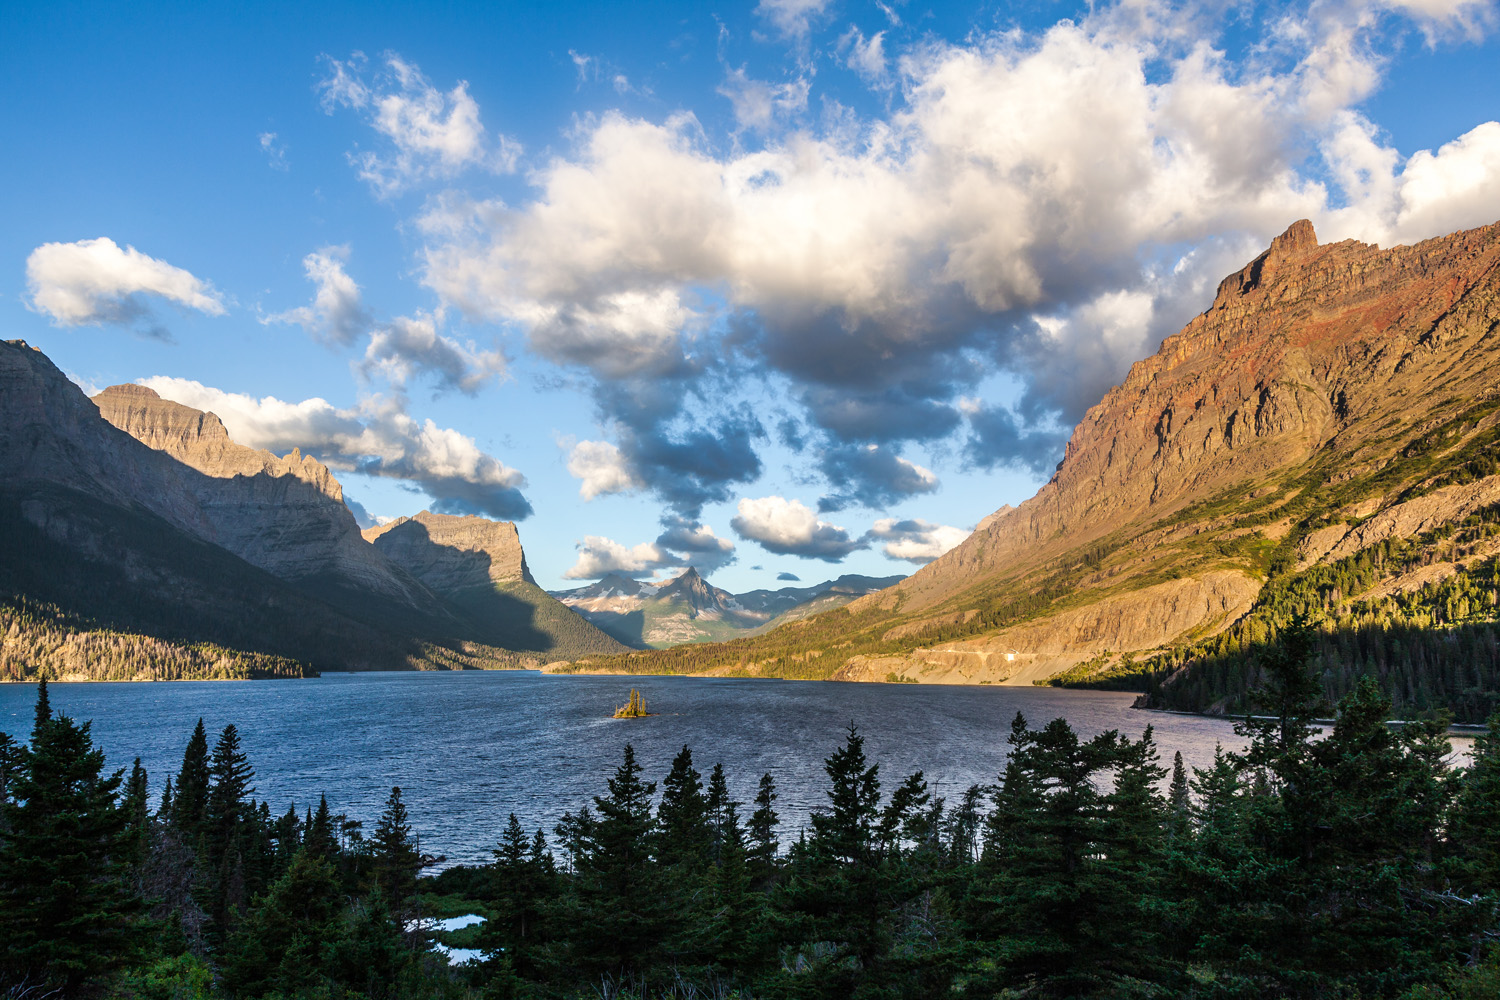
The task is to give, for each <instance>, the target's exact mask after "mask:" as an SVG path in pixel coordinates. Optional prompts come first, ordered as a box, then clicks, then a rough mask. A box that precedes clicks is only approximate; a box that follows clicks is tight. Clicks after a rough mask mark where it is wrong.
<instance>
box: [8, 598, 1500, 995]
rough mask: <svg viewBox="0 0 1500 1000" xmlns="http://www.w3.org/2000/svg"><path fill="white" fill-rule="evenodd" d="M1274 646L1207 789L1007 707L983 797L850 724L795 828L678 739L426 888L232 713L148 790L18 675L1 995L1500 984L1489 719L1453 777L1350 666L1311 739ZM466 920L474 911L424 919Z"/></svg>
mask: <svg viewBox="0 0 1500 1000" xmlns="http://www.w3.org/2000/svg"><path fill="white" fill-rule="evenodd" d="M1282 638H1283V641H1282V642H1281V643H1280V644H1279V645H1278V646H1276V647H1275V648H1274V649H1272V650H1270V651H1265V652H1262V654H1261V656H1260V661H1259V662H1258V663H1257V667H1256V669H1257V671H1258V674H1259V675H1260V676H1261V677H1263V678H1264V681H1265V683H1264V686H1263V687H1262V688H1261V689H1260V690H1259V691H1258V692H1257V695H1256V697H1255V705H1256V707H1257V709H1259V710H1260V712H1261V713H1262V715H1261V716H1257V717H1256V718H1254V719H1248V718H1247V719H1246V721H1245V722H1243V723H1242V724H1241V726H1240V727H1239V732H1240V733H1241V735H1243V736H1245V737H1246V738H1247V744H1248V748H1247V749H1246V750H1245V751H1244V752H1243V753H1230V752H1226V751H1222V750H1221V751H1219V752H1217V753H1216V755H1215V757H1214V760H1213V762H1212V764H1211V765H1210V766H1208V767H1206V768H1203V769H1192V770H1191V771H1190V770H1189V769H1187V768H1186V767H1184V765H1183V762H1182V760H1181V758H1180V756H1179V757H1178V758H1177V759H1175V760H1173V761H1171V762H1166V761H1163V760H1161V759H1160V756H1159V754H1158V752H1157V748H1156V745H1155V743H1154V740H1153V738H1152V732H1151V729H1150V728H1149V727H1148V728H1147V729H1146V730H1145V732H1144V733H1142V734H1141V735H1140V736H1139V737H1138V738H1130V737H1127V736H1124V735H1121V734H1119V733H1117V732H1107V733H1103V734H1101V735H1099V736H1096V737H1093V738H1089V739H1084V738H1082V737H1080V736H1079V735H1078V734H1076V733H1075V732H1074V731H1073V730H1072V729H1071V728H1070V727H1069V726H1068V724H1067V723H1066V722H1065V721H1063V720H1061V719H1058V720H1053V721H1051V722H1047V723H1045V724H1044V725H1041V726H1040V727H1039V728H1038V727H1034V726H1033V725H1031V724H1030V723H1029V722H1028V721H1027V720H1026V719H1024V718H1022V717H1020V716H1019V715H1018V716H1017V717H1016V719H1015V720H1014V721H1013V723H1012V725H1011V727H1010V733H1009V737H1008V739H1009V749H1010V754H1009V758H1008V762H1007V764H1006V765H1005V768H1004V771H1003V773H1001V774H999V775H996V780H995V783H994V784H993V785H992V786H989V787H984V786H978V785H976V786H973V787H971V788H969V789H968V790H967V791H965V792H964V793H963V794H962V795H961V796H959V797H958V798H957V799H956V800H955V801H944V800H943V799H941V798H939V797H936V796H935V795H934V794H933V792H932V790H931V788H930V787H929V786H928V784H927V782H926V781H925V780H924V777H923V775H922V774H921V773H920V772H919V773H916V774H912V775H908V776H903V777H899V778H896V779H893V778H892V776H890V775H885V774H882V773H881V771H880V768H879V766H878V765H876V764H873V763H872V762H871V761H870V757H869V754H868V753H867V751H866V747H865V743H864V739H863V737H862V736H861V735H860V734H859V732H858V730H857V729H855V728H854V727H853V726H852V725H851V727H850V729H849V731H848V733H847V734H846V736H845V737H844V738H843V740H842V744H841V745H839V746H837V747H836V748H835V749H833V751H832V752H831V753H830V755H829V756H828V757H827V759H826V761H825V771H826V773H827V800H826V802H825V804H824V805H823V807H822V808H821V809H819V810H818V811H817V812H815V814H814V815H813V816H812V817H811V825H810V827H809V828H807V829H802V830H797V831H792V830H789V829H787V828H786V827H787V824H784V823H782V822H781V820H780V818H779V817H778V814H777V808H776V806H777V791H776V782H775V776H774V775H772V774H766V775H764V776H762V777H761V778H760V781H759V788H758V792H757V794H756V796H755V798H754V801H753V802H748V803H741V802H736V801H733V800H732V797H731V795H730V792H729V787H730V784H729V781H728V780H727V777H726V775H725V773H724V770H723V768H722V767H720V766H717V765H715V766H713V767H711V768H704V769H703V770H700V767H699V764H698V763H697V762H696V761H695V759H694V757H693V754H692V752H691V750H690V748H688V747H686V746H684V747H683V748H682V750H681V752H680V753H679V754H678V755H677V756H676V758H675V760H674V761H673V763H672V766H671V769H670V771H669V773H668V774H666V775H665V776H664V777H662V779H661V780H660V783H659V784H658V783H657V782H655V781H650V780H648V778H647V776H646V775H645V774H644V773H643V771H642V768H641V766H640V765H639V764H638V763H637V761H636V759H635V755H634V752H633V750H632V749H631V748H630V747H628V746H627V747H626V748H625V751H624V754H623V759H622V760H621V761H620V762H619V764H618V766H617V767H616V768H615V769H614V773H613V776H612V777H610V778H609V780H608V782H607V784H606V787H605V788H603V789H601V790H600V794H599V795H598V796H596V797H595V798H594V799H593V801H592V802H590V803H587V804H580V805H579V807H578V808H577V809H576V810H574V811H570V812H569V813H567V814H566V815H565V816H564V817H563V818H562V820H561V821H560V822H558V823H557V824H555V826H554V827H553V829H552V830H551V831H543V830H540V829H528V828H527V827H526V826H523V824H522V822H521V820H520V819H519V818H518V817H516V816H515V815H512V816H510V818H509V822H508V825H507V827H506V829H505V832H504V834H503V836H502V837H501V839H500V841H499V843H497V844H496V845H495V846H494V850H493V860H492V861H491V862H490V863H488V864H486V865H482V866H470V867H464V866H459V867H448V868H446V869H445V870H442V871H441V872H440V873H437V874H424V873H430V872H434V871H436V870H437V868H439V867H440V864H439V861H440V859H434V858H431V857H427V856H424V855H423V854H422V853H421V851H420V849H419V846H418V840H417V837H416V835H415V833H414V830H416V829H418V828H420V826H421V825H422V823H423V817H420V816H418V817H413V816H410V815H408V813H407V809H406V806H405V803H404V802H403V799H402V794H401V790H400V789H399V788H396V789H392V790H391V793H390V797H389V800H388V801H387V804H386V806H385V809H384V811H383V813H382V814H381V815H380V817H379V818H378V820H377V821H376V823H375V824H374V826H373V827H371V828H365V827H364V826H362V824H361V823H360V822H359V821H357V820H354V819H351V818H349V817H347V816H343V815H339V814H337V813H335V811H334V809H335V807H334V806H331V805H330V804H329V803H328V802H327V801H326V799H325V800H321V801H319V802H318V804H317V806H316V807H315V808H309V807H307V806H306V805H303V806H302V807H300V808H299V807H296V806H293V807H291V808H288V809H287V810H286V811H285V812H280V811H276V812H273V811H272V808H271V806H270V804H269V803H266V802H263V801H258V800H257V799H256V797H255V795H256V792H255V787H254V780H255V774H254V771H253V768H252V764H251V762H250V761H248V760H247V759H246V757H245V754H244V753H243V751H242V750H241V749H240V736H239V733H238V732H237V730H236V729H235V727H234V726H232V725H231V726H227V727H226V728H225V729H223V730H222V731H221V732H220V733H218V734H217V736H216V737H211V736H210V734H209V732H208V731H207V730H206V729H205V727H204V726H203V724H202V722H201V721H200V722H199V724H198V726H197V728H196V730H195V731H194V732H193V734H192V736H191V738H190V740H189V742H188V745H187V747H186V750H185V752H184V755H183V760H182V766H181V768H180V770H179V771H178V773H176V774H174V775H171V776H170V777H169V779H168V780H167V781H166V782H165V792H164V793H163V794H162V796H161V797H160V799H159V800H158V801H156V802H152V801H148V797H147V778H146V774H145V772H144V770H143V769H142V768H141V766H140V763H139V761H137V763H136V766H135V767H134V768H133V769H131V770H130V771H129V772H128V773H127V772H126V771H123V770H122V771H117V772H115V773H113V774H110V773H106V772H105V770H104V755H103V752H102V751H101V750H100V749H99V748H96V747H95V746H94V745H93V741H92V737H91V735H90V727H89V723H87V722H79V721H77V720H74V719H71V718H67V717H65V716H62V715H59V714H56V713H54V712H53V711H52V710H51V709H50V707H49V704H48V699H47V692H46V686H45V684H43V685H41V688H40V691H39V698H38V703H37V707H36V717H35V721H34V724H33V726H32V729H31V736H30V739H29V741H27V742H25V743H18V742H15V741H12V740H11V739H10V738H9V737H5V736H3V735H0V995H3V996H5V997H14V998H22V997H25V998H41V997H69V998H71V997H96V996H97V997H103V996H110V997H122V998H140V1000H158V998H160V1000H168V998H171V1000H178V998H182V1000H186V998H219V997H224V998H252V997H263V998H272V997H276V998H294V997H296V998H329V1000H332V998H341V1000H353V998H361V997H362V998H370V1000H393V998H419V997H421V998H427V997H432V998H475V1000H478V998H520V997H535V998H550V997H556V998H584V997H587V998H620V1000H624V998H638V1000H645V998H669V997H670V998H684V1000H686V998H699V997H704V998H706V997H714V998H729V997H739V998H747V1000H748V998H753V997H765V998H828V1000H834V998H852V997H870V998H875V997H880V998H905V997H912V998H924V997H933V998H936V997H976V998H977V997H983V998H999V997H1007V998H1022V997H1028V998H1069V997H1101V998H1102V997H1112V998H1113V997H1142V998H1145V997H1161V998H1166V997H1204V998H1207V997H1223V998H1241V997H1243V998H1251V997H1255V998H1262V997H1298V998H1301V997H1306V998H1356V997H1393V998H1395V997H1399V998H1406V1000H1439V998H1461V1000H1477V998H1480V997H1484V998H1493V997H1495V996H1497V995H1500V715H1497V716H1495V717H1493V718H1492V719H1491V720H1490V722H1489V727H1488V730H1487V731H1486V732H1485V733H1484V734H1482V735H1481V736H1480V737H1479V738H1478V739H1477V740H1476V741H1475V748H1474V753H1473V756H1472V760H1471V761H1470V762H1469V763H1468V764H1467V765H1466V766H1464V767H1461V768H1456V767H1455V766H1454V765H1453V763H1452V762H1453V757H1452V755H1451V753H1450V747H1449V744H1448V741H1447V738H1446V735H1445V732H1446V720H1445V719H1443V718H1434V719H1432V720H1431V721H1428V722H1423V723H1419V724H1415V725H1407V726H1401V727H1392V726H1389V725H1388V724H1387V722H1388V720H1389V719H1390V717H1391V712H1392V706H1391V703H1390V701H1389V699H1387V698H1386V697H1385V696H1384V695H1383V694H1382V693H1381V692H1380V690H1379V689H1378V687H1377V686H1376V685H1375V684H1374V682H1373V681H1370V680H1364V681H1361V682H1360V683H1358V684H1356V685H1355V686H1354V687H1353V688H1352V689H1351V690H1350V691H1349V693H1348V694H1347V695H1346V696H1345V697H1344V698H1343V699H1342V701H1341V702H1340V703H1339V705H1338V706H1337V708H1336V711H1335V718H1336V721H1335V722H1334V723H1333V724H1332V726H1331V727H1328V728H1327V729H1326V731H1320V730H1319V729H1318V728H1317V727H1316V726H1315V725H1314V724H1313V720H1314V719H1316V718H1318V717H1320V716H1321V715H1324V714H1326V713H1327V712H1328V711H1329V706H1328V705H1327V704H1326V703H1325V702H1324V699H1323V695H1322V686H1321V684H1320V683H1319V681H1318V679H1317V677H1316V676H1315V675H1314V674H1313V673H1312V672H1311V671H1309V670H1308V669H1307V666H1306V663H1307V661H1308V660H1310V659H1311V657H1312V654H1313V652H1314V648H1313V647H1314V645H1315V643H1316V640H1315V638H1314V636H1313V635H1312V633H1311V630H1309V629H1307V628H1305V627H1298V626H1295V625H1294V626H1292V627H1289V628H1288V629H1286V630H1284V634H1283V637H1282ZM705 770H706V771H707V776H706V777H705V774H704V771H705ZM462 914H475V915H479V916H482V917H484V918H485V919H484V921H483V922H481V923H478V924H475V925H471V926H469V927H465V928H463V929H462V930H458V931H453V932H443V931H439V930H435V929H433V924H432V921H431V918H434V917H443V916H456V915H462ZM435 937H436V938H437V939H439V940H441V941H443V942H444V943H446V944H448V945H451V946H458V947H466V948H471V949H474V950H475V952H476V953H477V954H478V955H479V956H480V957H479V959H478V960H476V961H474V962H471V963H468V964H464V965H454V966H450V965H449V964H448V963H447V961H446V957H445V956H444V955H443V954H442V953H440V952H435V951H434V950H433V949H432V941H433V939H434V938H435Z"/></svg>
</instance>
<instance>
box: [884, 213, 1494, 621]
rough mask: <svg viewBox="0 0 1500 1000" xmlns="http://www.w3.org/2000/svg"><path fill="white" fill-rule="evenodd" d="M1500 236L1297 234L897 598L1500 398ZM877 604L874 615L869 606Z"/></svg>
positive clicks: (1169, 343)
mask: <svg viewBox="0 0 1500 1000" xmlns="http://www.w3.org/2000/svg"><path fill="white" fill-rule="evenodd" d="M1497 263H1500V225H1496V226H1488V227H1485V228H1483V229H1476V230H1472V231H1468V232H1462V233H1456V234H1454V235H1452V236H1448V237H1443V238H1441V239H1435V240H1428V241H1426V242H1423V243H1419V244H1417V245H1416V246H1402V247H1395V248H1392V249H1389V250H1382V249H1380V248H1378V247H1375V246H1371V245H1368V244H1364V243H1358V242H1355V241H1352V240H1348V241H1345V242H1342V243H1335V244H1330V245H1327V246H1320V245H1319V244H1318V242H1317V237H1316V236H1315V234H1314V232H1313V228H1312V225H1311V224H1310V223H1308V222H1306V221H1303V222H1298V223H1296V224H1295V225H1293V226H1292V227H1291V228H1290V229H1288V230H1287V232H1286V233H1285V234H1283V235H1282V236H1280V237H1277V239H1276V240H1274V241H1273V242H1272V244H1271V247H1270V249H1268V250H1267V251H1266V252H1265V253H1264V254H1262V255H1261V256H1260V257H1257V258H1256V259H1255V260H1254V261H1252V262H1251V263H1250V264H1248V265H1246V267H1245V268H1244V269H1243V270H1241V271H1239V272H1237V273H1235V274H1232V275H1230V276H1229V277H1228V278H1226V279H1225V280H1224V281H1223V283H1222V284H1221V285H1220V286H1219V289H1218V293H1217V295H1216V296H1215V299H1214V302H1213V304H1212V305H1211V306H1210V307H1209V309H1208V310H1207V311H1206V312H1204V313H1203V314H1202V315H1200V316H1198V317H1196V318H1195V319H1193V320H1192V322H1190V323H1189V324H1188V325H1187V327H1186V328H1185V329H1183V331H1182V332H1181V333H1179V334H1177V335H1175V336H1173V337H1169V338H1168V339H1167V340H1166V341H1164V342H1163V343H1162V345H1161V348H1160V350H1158V351H1157V353H1156V354H1155V355H1153V356H1152V357H1150V358H1147V359H1145V360H1143V361H1141V362H1138V363H1137V364H1136V365H1135V366H1134V367H1132V368H1131V370H1130V374H1129V375H1128V376H1127V377H1126V379H1125V381H1124V382H1123V383H1122V384H1121V385H1120V386H1119V387H1117V388H1116V389H1114V390H1112V391H1111V392H1110V393H1109V394H1108V395H1107V396H1105V398H1104V399H1103V400H1102V401H1101V402H1100V403H1099V404H1098V405H1097V406H1095V407H1093V408H1092V409H1091V410H1089V412H1088V414H1087V415H1086V416H1085V417H1084V419H1083V421H1082V422H1081V423H1080V424H1079V425H1078V427H1077V429H1076V430H1075V431H1074V433H1073V437H1072V439H1071V440H1070V441H1069V443H1068V447H1067V452H1066V455H1065V457H1064V459H1063V462H1062V465H1061V467H1060V468H1059V469H1058V472H1057V474H1056V475H1055V476H1054V477H1053V478H1052V481H1051V482H1049V483H1048V484H1047V485H1046V486H1044V487H1043V488H1042V489H1041V490H1040V491H1038V493H1037V495H1036V496H1035V497H1033V498H1032V499H1030V500H1028V501H1026V502H1025V503H1023V504H1021V505H1020V506H1019V507H1017V508H1015V509H1012V510H1003V511H1001V512H999V513H997V514H996V515H993V516H992V518H991V519H987V522H988V523H986V524H984V525H983V526H982V528H981V530H979V531H976V532H975V533H974V535H973V536H972V537H971V538H969V539H968V540H967V541H966V542H965V543H964V544H962V545H960V546H959V547H958V548H956V549H954V550H953V551H952V552H950V553H948V554H947V555H945V556H944V557H943V558H941V559H939V560H937V561H935V562H934V563H932V564H930V565H929V566H927V567H925V568H923V569H922V570H921V571H919V572H918V573H916V574H914V575H913V576H912V577H910V578H909V579H908V580H906V581H905V582H903V583H902V584H900V585H898V587H897V588H896V590H897V592H898V593H899V594H900V595H901V597H902V599H903V603H902V606H903V607H904V608H905V609H907V610H911V611H918V610H921V609H922V608H924V607H928V606H931V605H934V604H937V603H939V602H942V601H944V600H945V599H947V598H949V597H951V596H952V595H953V594H954V593H955V592H956V591H958V590H961V589H964V588H966V587H968V586H970V585H972V584H974V583H977V582H980V581H982V580H986V579H992V578H994V577H996V576H997V575H1005V576H1009V577H1014V576H1018V575H1020V574H1022V573H1024V572H1025V571H1027V570H1029V569H1034V568H1036V567H1039V566H1041V565H1044V564H1045V563H1047V562H1048V561H1049V560H1054V559H1056V558H1058V557H1059V556H1061V555H1063V554H1065V553H1067V552H1070V551H1076V550H1077V549H1079V548H1080V547H1083V546H1086V545H1088V544H1090V543H1092V542H1096V541H1098V540H1100V539H1102V538H1104V537H1105V536H1106V535H1110V534H1112V533H1115V532H1119V531H1120V530H1121V529H1127V530H1128V529H1130V528H1132V527H1135V528H1143V527H1145V525H1146V524H1148V523H1150V522H1154V521H1160V520H1163V519H1166V518H1169V517H1170V516H1171V515H1173V514H1174V513H1176V512H1178V511H1181V510H1183V509H1184V508H1186V507H1187V506H1188V505H1190V504H1192V503H1193V502H1195V501H1200V500H1204V499H1206V498H1209V497H1211V496H1214V495H1215V494H1217V493H1219V492H1221V491H1223V490H1225V489H1228V488H1230V487H1233V486H1234V485H1236V484H1243V483H1256V482H1266V481H1267V480H1268V479H1269V478H1270V477H1272V476H1273V475H1274V474H1277V473H1280V472H1282V471H1284V470H1286V469H1289V468H1292V467H1296V466H1299V465H1302V464H1304V463H1306V462H1308V461H1309V460H1311V459H1312V458H1313V456H1314V455H1315V454H1317V453H1319V452H1320V450H1322V449H1324V448H1325V447H1327V446H1331V447H1332V450H1333V452H1334V453H1336V454H1337V455H1339V456H1342V457H1343V458H1345V459H1346V460H1348V461H1350V462H1358V461H1361V460H1365V459H1371V458H1375V457H1376V456H1372V455H1364V454H1363V450H1364V449H1365V447H1366V446H1367V445H1368V444H1369V443H1370V442H1371V441H1372V440H1373V439H1375V438H1377V437H1379V436H1380V435H1382V434H1390V433H1391V432H1392V430H1393V429H1394V427H1393V426H1391V425H1390V422H1391V421H1398V422H1407V423H1409V422H1410V421H1411V420H1412V419H1413V418H1420V419H1437V418H1438V417H1439V416H1440V415H1441V413H1442V412H1451V411H1453V410H1454V409H1455V408H1456V406H1457V405H1458V404H1457V401H1458V400H1462V399H1465V398H1468V399H1473V398H1478V397H1480V396H1482V395H1484V394H1486V393H1489V392H1492V391H1494V390H1495V388H1496V386H1497V384H1500V380H1497V378H1496V372H1495V367H1494V364H1495V361H1496V360H1497V357H1496V355H1495V353H1494V347H1495V345H1494V344H1493V342H1492V333H1493V324H1494V321H1495V318H1496V316H1497V314H1500V309H1497V306H1496V301H1495V291H1496V288H1497V270H1496V267H1497ZM867 600H872V599H867Z"/></svg>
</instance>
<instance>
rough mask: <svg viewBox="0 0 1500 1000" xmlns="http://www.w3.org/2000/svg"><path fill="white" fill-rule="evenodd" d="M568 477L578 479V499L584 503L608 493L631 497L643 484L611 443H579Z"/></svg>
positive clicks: (572, 457) (573, 453)
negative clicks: (583, 500) (629, 495)
mask: <svg viewBox="0 0 1500 1000" xmlns="http://www.w3.org/2000/svg"><path fill="white" fill-rule="evenodd" d="M568 474H569V475H571V476H573V477H574V478H576V479H578V480H579V481H580V482H579V485H578V495H579V496H581V497H583V499H585V500H592V499H594V498H595V497H597V496H603V495H605V494H608V493H628V492H630V491H631V490H637V489H640V488H641V487H642V486H643V485H645V484H644V483H642V482H641V481H640V480H639V479H638V478H637V477H636V475H635V473H633V472H632V471H631V470H630V466H629V465H628V464H627V463H626V461H625V456H624V455H623V454H622V453H621V452H620V449H619V448H618V447H616V446H615V445H613V444H610V443H609V442H608V441H579V442H578V443H577V444H576V445H574V446H573V449H572V451H570V452H569V454H568Z"/></svg>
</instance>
